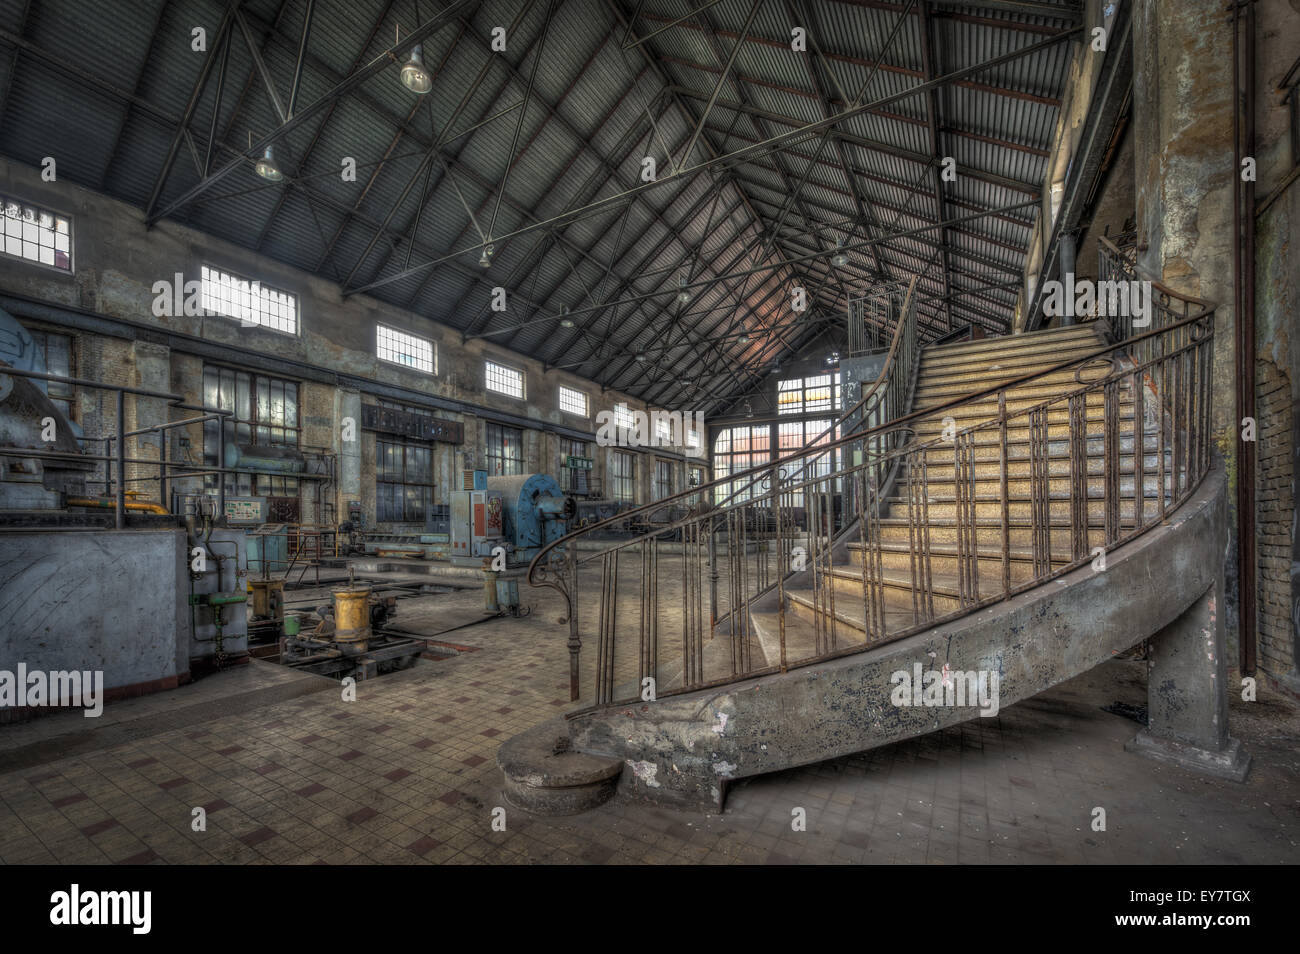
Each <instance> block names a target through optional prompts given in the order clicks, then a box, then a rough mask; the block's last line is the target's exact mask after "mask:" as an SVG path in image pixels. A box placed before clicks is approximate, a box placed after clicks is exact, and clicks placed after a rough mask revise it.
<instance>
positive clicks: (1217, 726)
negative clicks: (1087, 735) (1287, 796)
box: [1124, 576, 1250, 782]
mask: <svg viewBox="0 0 1300 954" xmlns="http://www.w3.org/2000/svg"><path fill="white" fill-rule="evenodd" d="M1220 580H1222V576H1220ZM1221 585H1222V584H1221V583H1216V584H1215V585H1214V587H1212V588H1211V589H1209V590H1207V591H1206V592H1205V593H1204V594H1203V595H1202V596H1201V597H1200V598H1199V599H1198V600H1197V601H1196V602H1194V603H1193V604H1192V605H1191V606H1189V607H1187V609H1186V610H1184V611H1183V613H1182V615H1180V616H1179V617H1178V618H1177V619H1175V620H1174V621H1173V622H1172V623H1170V624H1169V625H1168V626H1166V627H1165V628H1164V629H1162V630H1160V632H1158V633H1157V634H1156V635H1155V636H1154V637H1153V638H1152V639H1151V642H1150V643H1149V649H1150V661H1149V663H1148V668H1147V713H1148V721H1147V728H1146V729H1145V730H1143V731H1142V732H1141V733H1139V734H1138V736H1137V737H1136V738H1134V739H1133V740H1132V741H1130V742H1129V743H1128V744H1127V745H1125V746H1124V748H1125V749H1127V750H1128V751H1130V752H1137V753H1140V754H1142V755H1146V756H1149V757H1150V758H1153V759H1157V760H1159V761H1161V762H1169V763H1171V764H1174V765H1179V766H1181V767H1183V768H1186V769H1191V770H1193V771H1196V772H1204V773H1206V774H1208V775H1214V776H1217V777H1219V778H1228V779H1232V780H1233V781H1236V782H1241V781H1244V780H1245V778H1246V773H1247V772H1249V771H1250V756H1249V755H1248V754H1246V752H1245V751H1244V750H1243V749H1242V747H1241V744H1240V743H1239V742H1238V741H1237V740H1236V739H1233V738H1229V736H1228V677H1227V663H1226V661H1225V659H1224V643H1225V640H1224V630H1223V619H1222V616H1221V614H1220V613H1219V612H1218V607H1219V606H1220V605H1221V601H1220V599H1219V591H1220V587H1221Z"/></svg>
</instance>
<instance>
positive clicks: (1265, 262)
mask: <svg viewBox="0 0 1300 954" xmlns="http://www.w3.org/2000/svg"><path fill="white" fill-rule="evenodd" d="M1255 9H1256V11H1257V19H1258V24H1257V28H1256V31H1255V50H1254V54H1253V57H1252V58H1253V62H1254V63H1255V69H1256V86H1255V121H1256V144H1255V150H1254V152H1255V155H1254V158H1255V160H1256V163H1257V184H1256V191H1255V200H1256V203H1257V205H1258V203H1259V202H1260V201H1262V200H1263V199H1264V198H1265V197H1266V196H1268V194H1269V193H1270V192H1272V191H1273V190H1274V189H1275V188H1277V187H1278V186H1279V185H1280V184H1281V182H1282V180H1283V178H1284V176H1285V175H1286V174H1287V173H1288V172H1289V171H1290V170H1291V169H1292V168H1293V167H1294V165H1295V164H1296V162H1297V159H1300V157H1297V156H1296V155H1294V154H1293V150H1292V148H1291V120H1290V116H1289V114H1288V107H1287V106H1286V105H1285V104H1284V102H1283V97H1282V96H1281V95H1280V94H1279V93H1278V92H1277V87H1278V86H1279V84H1280V82H1281V80H1282V78H1283V76H1284V75H1285V74H1286V72H1287V71H1288V70H1289V69H1290V67H1291V65H1292V64H1293V63H1294V62H1295V44H1294V42H1293V39H1294V37H1295V36H1296V35H1297V33H1298V32H1300V12H1298V11H1297V10H1296V9H1295V5H1294V4H1293V3H1289V2H1286V0H1260V2H1258V3H1256V4H1255ZM1134 17H1135V19H1134V24H1135V34H1134V35H1135V47H1134V91H1133V102H1134V109H1133V122H1134V132H1135V179H1136V186H1137V188H1136V199H1137V201H1136V206H1137V224H1138V251H1139V259H1138V262H1139V265H1140V266H1141V267H1142V268H1143V269H1145V270H1146V271H1147V272H1148V273H1150V274H1152V275H1154V276H1158V277H1160V278H1161V279H1162V280H1163V281H1164V283H1165V284H1166V285H1169V286H1170V287H1172V288H1174V289H1176V290H1177V291H1179V292H1182V293H1186V294H1190V295H1194V296H1197V297H1200V298H1205V299H1207V300H1209V301H1211V302H1214V303H1215V306H1216V309H1215V362H1214V391H1215V402H1214V422H1213V423H1214V427H1215V431H1216V443H1217V445H1218V447H1219V450H1220V452H1221V453H1222V456H1223V458H1224V460H1225V463H1226V471H1227V475H1228V480H1229V487H1230V493H1229V501H1230V517H1229V523H1228V525H1227V534H1226V535H1225V539H1224V541H1223V545H1224V547H1225V549H1226V550H1227V552H1228V563H1227V599H1226V600H1225V603H1226V607H1225V609H1226V614H1225V615H1226V620H1227V624H1228V633H1229V643H1230V645H1231V647H1232V649H1231V653H1232V657H1233V659H1234V660H1235V659H1236V657H1237V655H1238V651H1239V650H1238V644H1239V641H1240V640H1239V626H1240V622H1239V620H1240V605H1241V601H1242V600H1246V599H1249V600H1254V601H1255V603H1256V606H1257V608H1258V626H1257V641H1256V648H1257V654H1258V655H1257V661H1258V668H1259V670H1260V672H1261V673H1262V674H1264V675H1265V676H1266V677H1267V678H1270V679H1272V680H1273V681H1274V682H1275V683H1277V684H1279V685H1282V686H1285V687H1287V688H1289V689H1290V690H1291V691H1292V692H1295V691H1297V690H1298V689H1300V676H1298V675H1297V670H1296V647H1297V640H1298V638H1300V630H1298V628H1297V627H1298V626H1300V550H1298V549H1297V533H1296V525H1295V513H1294V501H1295V470H1296V448H1297V446H1298V444H1300V436H1298V435H1297V432H1296V420H1297V414H1296V403H1297V396H1298V395H1297V380H1296V378H1297V367H1296V360H1297V353H1296V345H1295V343H1294V336H1295V328H1296V317H1295V316H1296V308H1297V304H1300V300H1298V297H1297V296H1298V293H1300V261H1298V260H1297V252H1296V247H1295V243H1294V234H1295V227H1294V225H1295V221H1296V219H1295V216H1296V214H1297V212H1298V211H1300V209H1298V208H1297V205H1296V203H1297V201H1298V200H1297V195H1296V193H1295V190H1294V189H1291V190H1289V191H1288V192H1285V193H1283V194H1282V196H1281V197H1280V198H1279V199H1278V200H1277V201H1276V202H1274V203H1273V204H1272V205H1271V206H1270V207H1269V208H1268V210H1267V211H1266V212H1265V213H1264V214H1263V215H1260V216H1258V217H1257V222H1256V225H1257V239H1256V257H1255V265H1256V270H1257V274H1256V285H1255V292H1256V305H1255V322H1256V330H1255V338H1256V355H1255V362H1256V378H1257V380H1256V405H1257V407H1256V421H1257V427H1258V443H1257V445H1256V447H1257V455H1256V457H1257V485H1256V493H1257V502H1256V520H1257V526H1258V532H1257V534H1256V546H1257V554H1256V568H1257V577H1258V587H1257V590H1256V591H1255V592H1254V593H1242V592H1241V588H1240V579H1239V573H1238V561H1237V553H1236V533H1237V531H1236V527H1237V524H1238V518H1237V513H1236V492H1235V488H1236V481H1237V477H1238V467H1237V441H1238V427H1239V426H1240V422H1239V420H1238V419H1237V418H1238V415H1237V404H1236V400H1235V394H1236V386H1237V385H1236V380H1237V374H1236V363H1237V358H1236V353H1237V346H1236V339H1235V321H1234V313H1233V312H1234V301H1235V293H1234V286H1233V257H1234V247H1235V246H1234V241H1235V239H1234V231H1233V204H1234V198H1235V190H1236V184H1237V181H1238V176H1239V170H1238V169H1237V168H1236V165H1235V159H1234V153H1233V140H1232V131H1233V116H1234V112H1238V111H1239V110H1238V104H1237V103H1234V101H1233V95H1232V94H1233V68H1232V66H1233V64H1232V57H1231V56H1230V53H1229V51H1230V49H1231V38H1232V34H1231V21H1230V19H1229V18H1228V17H1227V16H1225V14H1224V9H1223V7H1222V5H1221V4H1218V3H1215V2H1212V0H1184V2H1179V3H1176V4H1175V3H1172V2H1170V0H1139V2H1138V3H1137V4H1136V7H1135V11H1134Z"/></svg>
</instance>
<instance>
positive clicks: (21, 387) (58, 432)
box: [0, 309, 98, 511]
mask: <svg viewBox="0 0 1300 954" xmlns="http://www.w3.org/2000/svg"><path fill="white" fill-rule="evenodd" d="M5 368H13V369H15V370H18V371H32V372H35V373H37V374H45V373H47V369H46V365H45V358H44V357H43V355H42V353H41V350H40V349H39V348H38V347H37V346H36V341H35V339H33V338H32V336H31V335H30V334H29V333H28V332H27V329H26V328H24V327H23V326H22V325H20V324H19V323H18V322H17V320H15V319H14V318H13V317H12V316H11V315H10V314H9V313H8V312H6V311H4V310H3V309H0V447H9V448H22V449H30V450H33V451H37V452H38V453H35V454H33V455H32V456H30V457H18V456H9V455H5V456H3V457H0V511H27V510H56V509H59V508H61V507H63V506H64V497H66V496H71V497H73V498H75V499H83V498H85V497H86V477H87V476H88V475H89V474H90V473H91V471H93V470H94V465H93V464H92V463H90V462H88V461H76V460H59V459H51V458H48V457H45V456H43V455H44V454H45V453H47V452H49V451H51V450H53V451H62V452H65V453H67V454H80V453H81V451H82V446H81V440H80V438H81V430H80V428H78V427H77V426H76V425H74V424H73V423H72V422H71V421H69V420H68V419H67V418H66V417H65V416H64V415H63V412H62V411H60V410H59V408H58V407H57V406H56V405H55V404H54V402H52V401H51V400H50V397H49V384H48V382H46V381H44V380H42V379H40V378H28V377H23V376H20V375H16V374H4V373H3V371H4V369H5ZM97 503H98V502H97V501H96V502H95V503H94V504H92V505H97Z"/></svg>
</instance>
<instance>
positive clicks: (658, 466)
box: [654, 460, 673, 500]
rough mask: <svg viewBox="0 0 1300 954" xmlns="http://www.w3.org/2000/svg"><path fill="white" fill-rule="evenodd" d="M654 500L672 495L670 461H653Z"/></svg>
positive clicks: (671, 468)
mask: <svg viewBox="0 0 1300 954" xmlns="http://www.w3.org/2000/svg"><path fill="white" fill-rule="evenodd" d="M654 489H655V500H663V499H664V498H665V497H671V496H672V495H673V465H672V462H671V461H666V460H656V461H655V488H654Z"/></svg>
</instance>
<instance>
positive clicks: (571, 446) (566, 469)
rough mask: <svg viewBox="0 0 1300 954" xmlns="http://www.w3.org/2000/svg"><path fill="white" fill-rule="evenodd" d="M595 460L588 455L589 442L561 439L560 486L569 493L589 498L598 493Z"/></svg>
mask: <svg viewBox="0 0 1300 954" xmlns="http://www.w3.org/2000/svg"><path fill="white" fill-rule="evenodd" d="M595 463H596V462H595V460H593V459H592V458H591V457H590V456H589V454H588V448H587V442H586V441H577V440H570V439H569V438H566V437H561V438H560V486H561V487H563V488H564V490H565V491H567V492H568V493H574V494H581V495H583V496H588V495H590V494H595V493H597V492H598V490H599V487H598V485H597V483H596V480H595V478H594V477H593V467H594V466H595Z"/></svg>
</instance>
